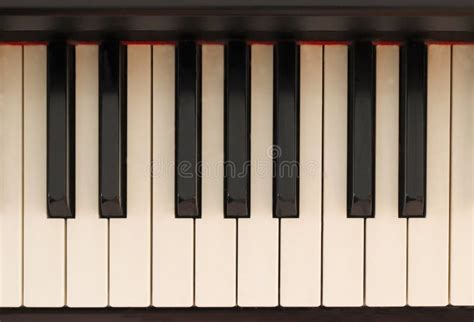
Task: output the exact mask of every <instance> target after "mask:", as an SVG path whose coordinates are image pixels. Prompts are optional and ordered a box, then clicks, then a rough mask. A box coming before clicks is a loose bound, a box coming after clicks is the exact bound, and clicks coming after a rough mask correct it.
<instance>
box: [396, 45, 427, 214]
mask: <svg viewBox="0 0 474 322" xmlns="http://www.w3.org/2000/svg"><path fill="white" fill-rule="evenodd" d="M426 86H427V50H426V46H425V44H424V43H421V42H410V43H407V44H406V45H404V46H402V47H401V51H400V158H399V162H400V167H399V216H400V217H424V216H425V203H426Z"/></svg>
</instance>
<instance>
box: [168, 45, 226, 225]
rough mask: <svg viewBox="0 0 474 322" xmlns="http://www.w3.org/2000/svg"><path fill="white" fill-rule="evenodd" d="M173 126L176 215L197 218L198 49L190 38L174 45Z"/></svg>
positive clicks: (199, 108)
mask: <svg viewBox="0 0 474 322" xmlns="http://www.w3.org/2000/svg"><path fill="white" fill-rule="evenodd" d="M175 130H176V144H175V146H176V149H175V153H176V155H175V158H176V167H175V195H176V197H175V215H176V217H177V218H200V217H201V177H200V175H201V173H200V172H201V171H200V166H201V164H200V163H201V53H200V47H199V46H198V45H197V44H196V43H195V42H192V41H183V42H179V43H178V44H177V46H176V129H175ZM216 198H218V197H217V196H216Z"/></svg>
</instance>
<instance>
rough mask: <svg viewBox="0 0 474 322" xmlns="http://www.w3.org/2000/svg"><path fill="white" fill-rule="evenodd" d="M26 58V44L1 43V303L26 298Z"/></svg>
mask: <svg viewBox="0 0 474 322" xmlns="http://www.w3.org/2000/svg"><path fill="white" fill-rule="evenodd" d="M22 59H23V47H22V46H0V153H1V155H2V156H3V157H1V158H0V307H18V306H20V305H22V301H23V298H22V289H23V284H22V283H23V281H22V274H21V272H22V266H23V251H22V248H23V228H22V226H23V202H22V199H23V174H22V173H23V169H22V162H23V147H22V144H23V128H22V126H23V105H22V104H23V100H22V97H23V87H22V86H23V85H22V83H23V61H22Z"/></svg>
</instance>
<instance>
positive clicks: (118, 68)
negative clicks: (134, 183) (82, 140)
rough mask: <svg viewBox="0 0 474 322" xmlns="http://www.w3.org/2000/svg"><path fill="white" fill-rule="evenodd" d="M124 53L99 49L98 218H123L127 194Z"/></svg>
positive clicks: (116, 46) (110, 45)
mask: <svg viewBox="0 0 474 322" xmlns="http://www.w3.org/2000/svg"><path fill="white" fill-rule="evenodd" d="M126 55H127V51H126V47H125V46H122V45H121V44H120V42H118V41H107V42H104V43H102V44H101V45H100V49H99V194H100V196H99V205H100V216H101V217H102V218H125V217H126V216H127V213H126V194H127V168H126V157H127V138H126V133H127V83H126V73H127V57H126Z"/></svg>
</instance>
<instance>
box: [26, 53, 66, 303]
mask: <svg viewBox="0 0 474 322" xmlns="http://www.w3.org/2000/svg"><path fill="white" fill-rule="evenodd" d="M23 66H24V67H23V68H24V76H23V77H24V79H23V81H24V89H23V91H24V92H23V99H24V102H23V108H24V146H23V147H24V168H23V169H24V219H23V220H24V236H23V238H24V305H25V306H27V307H60V306H63V305H64V304H65V260H66V259H65V253H66V252H65V242H66V240H65V220H64V219H48V218H47V210H46V46H43V45H33V46H24V65H23Z"/></svg>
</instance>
